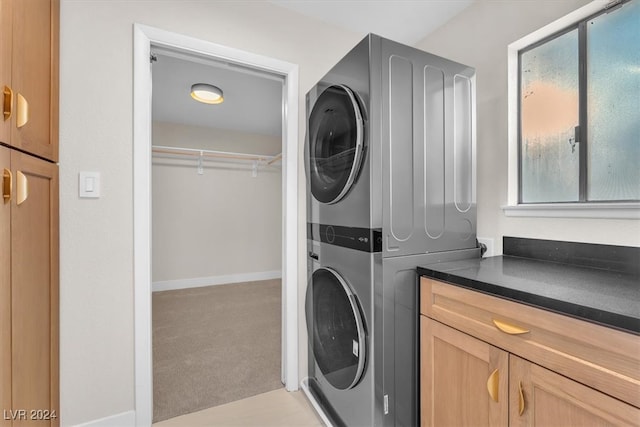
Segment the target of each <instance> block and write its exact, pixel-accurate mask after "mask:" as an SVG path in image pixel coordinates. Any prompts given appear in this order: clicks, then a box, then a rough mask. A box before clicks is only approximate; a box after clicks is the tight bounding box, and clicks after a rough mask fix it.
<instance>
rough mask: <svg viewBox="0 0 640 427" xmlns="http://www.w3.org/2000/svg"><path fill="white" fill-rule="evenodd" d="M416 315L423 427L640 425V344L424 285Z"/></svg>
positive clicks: (593, 328) (505, 303)
mask: <svg viewBox="0 0 640 427" xmlns="http://www.w3.org/2000/svg"><path fill="white" fill-rule="evenodd" d="M421 314H422V315H421V319H420V322H421V332H420V334H421V343H420V348H421V355H420V359H421V374H420V375H421V377H420V380H421V382H420V394H421V396H420V399H421V424H422V426H462V425H464V426H470V425H473V426H493V425H500V426H505V425H513V426H518V427H520V426H563V427H564V426H567V427H572V426H575V427H583V426H606V425H619V426H627V425H628V426H639V425H640V409H639V408H638V407H637V406H635V405H634V404H633V403H635V402H636V401H637V399H638V396H637V390H638V385H639V384H640V381H638V377H639V375H640V352H639V351H638V350H639V349H640V338H639V337H637V336H635V335H632V334H626V333H623V332H620V331H615V330H612V329H610V328H605V327H602V326H598V325H593V324H591V323H588V322H584V321H579V320H576V319H570V318H568V317H566V316H561V315H558V314H555V313H550V312H547V311H545V310H540V309H535V308H532V307H527V306H524V305H522V304H518V303H515V302H511V301H507V300H504V299H501V298H496V297H492V296H488V295H485V294H481V293H479V292H475V291H472V290H468V289H463V288H460V287H457V286H453V285H449V284H446V283H443V282H439V281H435V280H431V279H426V278H422V279H421ZM578 331H579V332H580V333H579V334H578V335H576V334H577V332H578Z"/></svg>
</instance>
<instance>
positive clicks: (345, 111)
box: [308, 85, 364, 204]
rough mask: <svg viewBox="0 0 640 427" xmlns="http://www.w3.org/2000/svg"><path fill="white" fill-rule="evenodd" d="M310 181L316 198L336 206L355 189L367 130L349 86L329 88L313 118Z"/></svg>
mask: <svg viewBox="0 0 640 427" xmlns="http://www.w3.org/2000/svg"><path fill="white" fill-rule="evenodd" d="M308 126H309V127H308V129H309V147H308V153H309V180H310V183H311V193H312V194H313V197H315V198H316V200H318V201H319V202H322V203H328V204H331V203H336V202H338V201H339V200H340V199H342V198H343V197H344V196H345V195H346V194H347V193H348V192H349V189H350V188H351V186H352V185H353V183H354V181H355V179H356V177H357V175H358V172H359V169H360V163H361V161H362V151H363V138H364V135H363V133H364V127H363V121H362V114H361V112H360V107H359V106H358V103H357V101H356V98H355V96H354V94H353V92H352V91H351V89H349V88H348V87H346V86H342V85H335V86H329V87H328V88H327V89H326V90H325V91H324V92H322V93H321V94H320V96H319V97H318V99H317V101H316V103H315V105H314V106H313V109H312V110H311V114H310V115H309V124H308Z"/></svg>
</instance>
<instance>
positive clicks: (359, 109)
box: [304, 34, 479, 427]
mask: <svg viewBox="0 0 640 427" xmlns="http://www.w3.org/2000/svg"><path fill="white" fill-rule="evenodd" d="M474 98H475V71H474V69H473V68H470V67H468V66H465V65H462V64H458V63H455V62H453V61H449V60H447V59H444V58H441V57H438V56H435V55H431V54H428V53H426V52H423V51H420V50H418V49H415V48H411V47H408V46H404V45H401V44H399V43H395V42H393V41H390V40H387V39H384V38H381V37H378V36H375V35H371V34H370V35H368V36H367V37H366V38H365V39H364V40H362V41H361V42H360V43H359V44H358V45H357V46H356V47H355V48H354V49H353V50H352V51H351V52H349V53H348V54H347V55H346V56H345V57H344V58H343V59H342V60H341V61H340V62H339V63H338V64H337V65H336V66H335V67H333V68H332V69H331V71H330V72H329V73H328V74H327V75H326V76H324V78H323V79H322V80H321V81H320V82H319V83H318V84H317V85H316V86H314V87H313V88H312V90H311V91H310V92H309V93H308V94H307V98H306V101H307V136H306V141H305V166H306V172H307V190H308V191H307V193H308V196H307V201H308V204H307V212H308V215H307V221H308V223H307V226H308V240H307V245H308V255H309V256H308V259H307V260H308V263H307V265H308V284H307V293H306V302H305V310H306V321H307V330H308V337H309V361H308V363H309V365H308V366H309V375H308V379H306V380H305V384H304V387H305V388H306V389H307V390H308V392H309V394H310V395H311V397H312V399H313V400H315V402H316V403H317V405H318V406H319V407H320V408H321V409H322V412H323V413H324V415H325V416H326V417H327V418H328V419H329V421H330V422H331V423H332V424H334V425H336V426H340V425H346V426H349V427H355V426H417V425H418V424H419V387H418V385H419V348H418V339H419V338H418V336H419V304H418V302H419V298H418V294H419V286H418V278H417V274H416V267H417V266H419V265H425V264H430V263H435V262H442V261H452V260H458V259H464V258H473V257H479V249H478V248H477V247H476V246H477V245H476V204H475V99H474Z"/></svg>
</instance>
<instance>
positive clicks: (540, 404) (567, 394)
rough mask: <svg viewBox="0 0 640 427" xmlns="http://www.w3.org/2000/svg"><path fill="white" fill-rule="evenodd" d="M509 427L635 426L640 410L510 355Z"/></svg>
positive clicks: (637, 422) (639, 420) (639, 418)
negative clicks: (556, 426)
mask: <svg viewBox="0 0 640 427" xmlns="http://www.w3.org/2000/svg"><path fill="white" fill-rule="evenodd" d="M509 359H510V361H509V375H510V377H509V389H510V390H509V396H510V402H509V407H510V409H509V421H510V425H512V426H552V425H559V424H561V425H562V426H564V427H572V426H575V427H586V426H614V425H615V426H637V425H639V424H640V410H639V409H638V408H635V407H633V406H631V405H628V404H626V403H624V402H621V401H619V400H617V399H614V398H612V397H610V396H608V395H606V394H604V393H601V392H599V391H597V390H594V389H592V388H590V387H586V386H584V385H582V384H580V383H578V382H575V381H573V380H570V379H569V378H567V377H564V376H562V375H559V374H557V373H555V372H553V371H550V370H548V369H545V368H543V367H541V366H538V365H536V364H533V363H531V362H529V361H527V360H524V359H521V358H519V357H517V356H514V355H510V358H509Z"/></svg>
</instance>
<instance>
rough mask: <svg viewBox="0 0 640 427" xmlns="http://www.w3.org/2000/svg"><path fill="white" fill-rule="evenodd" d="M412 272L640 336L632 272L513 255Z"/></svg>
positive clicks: (639, 301)
mask: <svg viewBox="0 0 640 427" xmlns="http://www.w3.org/2000/svg"><path fill="white" fill-rule="evenodd" d="M418 274H419V275H422V276H428V277H432V278H434V279H438V280H442V281H445V282H449V283H452V284H454V285H458V286H463V287H466V288H470V289H474V290H477V291H480V292H484V293H488V294H491V295H495V296H499V297H503V298H507V299H510V300H513V301H516V302H520V303H524V304H528V305H531V306H534V307H539V308H543V309H547V310H551V311H554V312H557V313H561V314H565V315H569V316H572V317H576V318H579V319H582V320H587V321H590V322H594V323H598V324H601V325H604V326H608V327H611V328H616V329H620V330H623V331H626V332H632V333H635V334H638V335H640V278H639V277H638V276H637V275H634V274H628V273H624V272H618V271H610V270H603V269H596V268H589V267H584V266H576V265H571V264H563V263H558V262H550V261H542V260H538V259H531V258H520V257H515V256H495V257H489V258H477V259H468V260H462V261H453V262H443V263H438V264H430V265H425V266H419V267H418Z"/></svg>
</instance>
